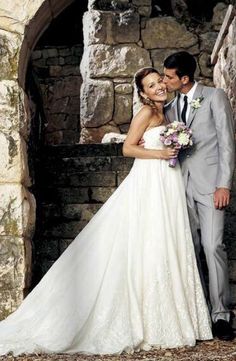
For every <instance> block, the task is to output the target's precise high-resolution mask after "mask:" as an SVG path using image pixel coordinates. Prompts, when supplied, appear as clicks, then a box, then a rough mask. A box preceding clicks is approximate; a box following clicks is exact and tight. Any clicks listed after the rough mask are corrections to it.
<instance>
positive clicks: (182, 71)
mask: <svg viewBox="0 0 236 361" xmlns="http://www.w3.org/2000/svg"><path fill="white" fill-rule="evenodd" d="M164 67H165V68H166V69H176V74H177V75H178V77H179V78H181V77H182V76H184V75H187V76H188V77H189V80H190V81H191V82H193V81H194V73H195V70H196V67H197V64H196V60H195V59H194V57H193V55H191V54H189V53H188V52H187V51H179V52H178V53H174V54H172V55H170V56H168V57H167V58H166V59H165V61H164Z"/></svg>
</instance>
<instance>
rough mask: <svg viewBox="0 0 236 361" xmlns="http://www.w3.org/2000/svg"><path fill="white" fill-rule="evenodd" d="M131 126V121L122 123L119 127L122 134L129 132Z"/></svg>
mask: <svg viewBox="0 0 236 361" xmlns="http://www.w3.org/2000/svg"><path fill="white" fill-rule="evenodd" d="M129 127H130V123H127V124H120V125H119V129H120V132H121V134H127V133H128V131H129Z"/></svg>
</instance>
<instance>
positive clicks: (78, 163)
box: [44, 156, 111, 175]
mask: <svg viewBox="0 0 236 361" xmlns="http://www.w3.org/2000/svg"><path fill="white" fill-rule="evenodd" d="M44 168H45V171H48V170H50V171H55V170H56V171H58V172H61V173H67V174H68V175H69V174H74V173H76V172H99V171H109V170H111V157H110V156H97V157H94V156H89V157H87V156H82V157H78V158H62V159H58V160H57V161H55V159H50V158H48V159H47V161H46V162H45V163H44Z"/></svg>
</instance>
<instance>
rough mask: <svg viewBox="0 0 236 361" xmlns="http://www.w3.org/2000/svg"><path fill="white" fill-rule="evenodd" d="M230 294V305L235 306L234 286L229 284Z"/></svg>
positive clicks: (235, 285) (235, 286)
mask: <svg viewBox="0 0 236 361" xmlns="http://www.w3.org/2000/svg"><path fill="white" fill-rule="evenodd" d="M230 294H231V301H232V305H233V306H236V284H234V283H230Z"/></svg>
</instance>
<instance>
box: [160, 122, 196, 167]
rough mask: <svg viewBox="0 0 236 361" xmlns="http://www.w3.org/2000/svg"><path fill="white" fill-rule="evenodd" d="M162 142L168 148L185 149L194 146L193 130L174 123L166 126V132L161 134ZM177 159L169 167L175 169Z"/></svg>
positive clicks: (179, 123) (180, 123) (171, 160)
mask: <svg viewBox="0 0 236 361" xmlns="http://www.w3.org/2000/svg"><path fill="white" fill-rule="evenodd" d="M160 140H161V141H162V143H163V144H164V145H166V146H168V147H172V148H177V149H185V148H188V147H191V146H192V145H193V140H192V130H191V129H190V128H188V127H187V126H186V125H185V124H184V123H182V122H177V121H174V122H172V123H170V124H167V125H166V128H165V130H164V131H162V132H161V133H160ZM176 163H177V158H171V159H170V160H169V167H172V168H174V167H175V166H176Z"/></svg>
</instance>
